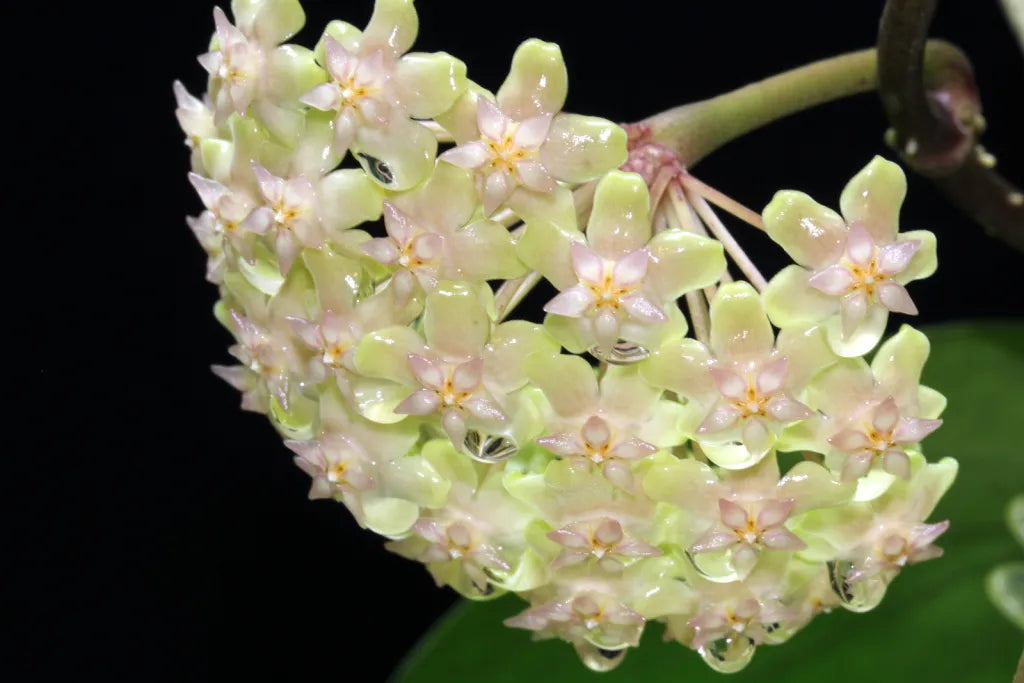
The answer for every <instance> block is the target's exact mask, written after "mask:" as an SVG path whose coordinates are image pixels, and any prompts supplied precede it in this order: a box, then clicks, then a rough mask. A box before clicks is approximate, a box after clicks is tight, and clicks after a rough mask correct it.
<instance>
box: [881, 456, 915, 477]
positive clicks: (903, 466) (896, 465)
mask: <svg viewBox="0 0 1024 683" xmlns="http://www.w3.org/2000/svg"><path fill="white" fill-rule="evenodd" d="M882 469H883V470H885V471H886V472H888V473H889V474H892V475H895V476H897V477H899V478H900V479H904V480H909V479H910V458H908V457H907V454H906V453H904V452H903V451H902V450H899V449H897V448H890V449H889V450H887V451H886V452H885V453H884V454H882Z"/></svg>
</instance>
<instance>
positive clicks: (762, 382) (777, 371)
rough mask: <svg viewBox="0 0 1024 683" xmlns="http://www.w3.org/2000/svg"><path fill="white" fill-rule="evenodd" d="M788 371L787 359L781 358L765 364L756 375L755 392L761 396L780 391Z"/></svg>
mask: <svg viewBox="0 0 1024 683" xmlns="http://www.w3.org/2000/svg"><path fill="white" fill-rule="evenodd" d="M788 370H789V359H787V358H786V357H785V356H781V357H779V358H776V359H774V360H772V361H771V362H769V363H766V364H765V365H764V366H763V367H762V368H761V371H760V372H758V373H757V391H758V393H759V394H761V395H762V396H768V395H771V394H774V393H776V392H778V391H779V390H781V389H782V385H783V383H784V382H785V381H786V372H787V371H788Z"/></svg>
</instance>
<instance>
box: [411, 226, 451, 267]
mask: <svg viewBox="0 0 1024 683" xmlns="http://www.w3.org/2000/svg"><path fill="white" fill-rule="evenodd" d="M443 251H444V237H442V236H441V235H435V234H434V233H427V234H425V235H420V236H419V237H417V238H416V239H414V240H413V241H412V255H413V256H415V257H416V258H417V259H419V260H420V261H424V262H430V261H436V260H437V259H438V258H440V257H441V253H442V252H443Z"/></svg>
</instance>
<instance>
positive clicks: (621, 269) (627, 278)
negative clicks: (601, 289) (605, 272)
mask: <svg viewBox="0 0 1024 683" xmlns="http://www.w3.org/2000/svg"><path fill="white" fill-rule="evenodd" d="M650 258H651V253H650V251H649V250H648V249H647V247H644V248H643V249H637V250H636V251H634V252H632V253H630V254H627V255H626V256H624V257H623V258H621V259H619V260H618V261H617V262H616V263H615V269H614V271H613V273H612V281H613V282H615V284H616V285H618V286H620V287H633V286H635V285H637V284H639V283H640V282H641V281H642V280H643V279H644V276H645V275H647V264H648V262H649V261H650Z"/></svg>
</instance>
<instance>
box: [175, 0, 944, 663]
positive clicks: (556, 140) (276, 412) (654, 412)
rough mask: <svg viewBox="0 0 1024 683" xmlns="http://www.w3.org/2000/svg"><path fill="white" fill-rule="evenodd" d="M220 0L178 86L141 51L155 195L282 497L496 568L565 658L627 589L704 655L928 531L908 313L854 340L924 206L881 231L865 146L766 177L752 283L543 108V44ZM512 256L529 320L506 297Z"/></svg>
mask: <svg viewBox="0 0 1024 683" xmlns="http://www.w3.org/2000/svg"><path fill="white" fill-rule="evenodd" d="M232 10H233V22H234V23H232V20H231V19H229V18H228V16H227V15H226V14H225V13H224V12H223V11H221V10H220V9H215V10H214V24H215V29H216V31H215V34H214V36H213V39H212V41H211V44H210V51H209V52H208V53H206V54H205V55H202V56H201V57H200V62H201V64H202V65H203V67H204V68H205V69H206V70H207V71H208V73H209V83H208V93H207V95H206V96H205V97H203V98H201V99H200V98H197V97H194V96H192V95H190V94H189V93H188V92H187V91H186V90H185V88H184V87H183V86H182V85H181V84H180V83H176V84H175V94H176V96H177V99H178V105H179V107H178V110H177V114H178V119H179V122H180V124H181V127H182V128H183V129H184V131H185V133H186V135H187V138H186V143H187V144H188V146H189V147H190V148H191V150H192V157H191V164H192V173H191V174H190V176H189V178H190V180H191V182H192V184H193V186H194V187H195V189H196V191H197V193H198V195H199V199H200V200H201V202H202V205H203V206H204V207H205V210H204V211H202V213H201V214H200V215H199V216H197V217H195V218H189V219H188V224H189V226H190V227H191V228H192V229H193V231H194V232H195V234H196V236H197V237H198V239H199V242H200V244H201V245H202V247H203V249H204V250H205V251H206V253H207V254H208V256H209V261H208V268H207V273H206V275H207V279H208V280H210V281H211V282H212V283H214V284H215V285H216V286H217V287H218V290H219V294H220V301H219V302H218V304H217V307H216V309H215V311H216V315H217V317H218V319H219V320H220V322H221V323H222V324H223V325H224V326H225V327H226V328H227V329H228V330H230V331H231V333H232V334H233V335H234V337H235V339H236V340H237V344H236V345H235V346H233V347H231V349H230V352H231V354H232V355H233V356H234V357H235V358H236V359H237V360H238V361H239V364H237V365H232V366H228V367H222V366H218V367H215V368H214V369H215V371H216V372H217V373H218V374H219V375H220V376H222V377H223V378H224V379H225V380H227V381H228V382H229V383H231V384H232V385H233V386H235V387H236V388H237V389H239V390H240V391H241V392H242V396H243V401H242V407H243V408H245V409H248V410H254V411H257V412H261V413H265V414H266V415H267V416H268V417H269V418H270V420H271V421H272V423H273V424H274V425H275V427H276V428H277V429H278V430H279V432H280V433H281V434H282V435H283V436H284V438H285V444H286V445H287V447H288V448H289V449H291V450H292V451H293V452H294V453H295V462H296V464H297V465H298V466H299V467H301V468H302V469H303V470H304V471H305V472H307V473H308V474H309V475H310V477H311V478H312V486H311V489H310V492H309V495H310V497H311V498H331V499H334V500H336V501H338V502H340V503H342V504H343V505H344V506H345V507H346V508H347V509H348V510H349V511H350V512H351V514H352V515H353V516H354V517H355V519H356V520H357V522H358V523H359V524H360V525H361V526H363V527H365V528H368V529H370V530H372V531H374V532H376V533H378V534H381V535H383V536H385V537H386V538H388V539H390V543H389V547H390V548H391V549H392V550H393V551H395V552H397V553H399V554H401V555H403V556H405V557H408V558H412V559H415V560H418V561H420V562H423V563H424V564H425V565H426V567H427V569H428V570H429V571H430V573H431V574H432V575H433V577H434V578H435V579H436V581H437V582H438V584H443V585H448V586H450V587H452V588H453V589H454V590H456V591H458V592H460V593H461V594H463V595H465V596H467V597H469V598H471V599H478V600H482V599H490V598H493V597H495V596H498V595H501V594H503V593H506V592H513V593H516V594H518V595H519V596H521V597H522V598H524V599H525V600H527V601H528V602H529V606H528V607H527V608H526V609H525V610H524V611H523V612H522V613H521V614H519V615H518V616H516V617H514V618H512V619H510V620H509V621H508V624H509V625H510V626H514V627H519V628H524V629H529V630H531V631H533V632H534V633H535V634H536V636H537V637H541V638H547V637H558V638H562V639H564V640H566V641H568V642H569V643H571V644H572V645H573V646H574V647H575V648H576V650H577V651H578V652H579V654H580V656H581V658H582V659H583V661H584V662H585V663H586V664H587V665H588V666H589V667H591V668H593V669H596V670H608V669H610V668H612V667H614V666H615V665H616V664H617V663H618V662H620V661H621V660H622V657H623V656H624V654H625V652H626V650H627V649H628V648H630V647H633V646H636V645H637V644H638V642H639V639H640V636H641V633H642V631H643V629H644V627H645V625H646V624H647V623H648V622H650V621H662V622H664V623H665V624H666V625H667V634H668V637H669V638H672V639H675V640H678V641H679V642H680V643H682V644H683V645H685V646H687V647H690V648H692V649H694V650H696V651H698V652H699V653H700V655H701V656H702V657H703V658H704V660H705V661H707V662H708V664H710V665H711V666H712V667H714V668H715V669H718V670H720V671H735V670H738V669H740V668H742V667H743V666H744V665H745V664H746V663H747V662H748V661H749V660H750V658H751V657H752V656H753V654H754V651H755V649H756V647H757V646H758V645H761V644H765V643H768V644H774V643H779V642H782V641H784V640H786V639H787V638H789V637H790V636H791V635H792V634H793V633H795V632H796V631H797V630H798V629H800V628H801V627H803V626H804V625H805V624H807V623H808V622H809V621H810V620H811V619H812V618H813V617H814V616H815V615H817V614H819V613H821V612H827V611H829V610H830V609H832V608H834V607H837V606H842V607H845V608H847V609H851V610H854V611H863V610H867V609H871V608H872V607H874V606H875V605H877V604H878V602H879V601H880V600H881V598H882V596H883V593H884V592H885V588H886V586H887V585H888V583H889V582H890V581H891V580H892V579H893V578H894V577H895V576H896V574H898V573H899V572H900V571H901V570H902V569H903V567H904V566H905V565H906V564H912V563H915V562H919V561H922V560H926V559H929V558H932V557H935V556H937V555H938V554H939V553H940V552H941V551H940V550H939V549H938V548H937V547H936V546H935V545H933V541H935V539H936V537H938V536H939V535H940V534H941V533H942V532H943V531H944V530H945V528H946V523H945V522H943V523H939V524H935V523H928V522H927V521H926V520H927V518H928V517H929V515H930V514H931V511H932V509H933V507H934V506H935V504H936V502H937V501H938V499H939V498H940V497H941V496H942V494H943V493H944V492H945V491H946V489H947V488H948V487H949V486H950V484H951V483H952V480H953V478H954V476H955V474H956V463H955V462H954V461H952V460H944V461H942V462H938V463H929V462H927V461H926V460H925V458H924V456H923V455H922V453H921V448H920V442H921V440H922V439H924V438H925V437H926V436H927V435H928V434H929V433H931V432H932V431H933V430H935V429H936V428H937V427H938V426H939V424H940V420H939V419H938V417H939V414H940V413H941V412H942V409H943V407H944V399H943V398H942V396H941V395H940V394H939V393H938V392H936V391H935V390H933V389H930V388H928V387H923V386H920V385H919V378H920V373H921V370H922V366H923V364H924V362H925V359H926V357H927V355H928V341H927V339H926V338H925V336H924V335H923V334H921V333H920V332H918V331H917V330H915V329H913V328H911V327H909V326H907V325H904V326H903V327H902V328H901V329H900V330H899V332H898V333H897V334H896V335H894V336H893V337H891V338H890V339H888V340H887V341H885V342H884V343H880V342H881V337H882V334H883V331H884V328H885V324H886V321H887V318H888V315H889V313H890V312H891V313H895V314H904V315H905V314H913V313H914V312H915V308H914V304H913V302H912V301H911V299H910V295H909V294H908V293H907V290H906V288H905V285H906V284H907V283H908V282H910V281H912V280H915V279H918V278H921V277H925V276H927V275H929V274H930V273H931V272H932V270H933V269H934V267H935V242H934V238H933V237H932V235H931V234H930V233H928V232H923V231H917V232H909V233H899V232H898V210H899V206H900V204H901V202H902V199H903V194H904V191H905V183H904V178H903V175H902V172H901V171H900V169H899V168H898V167H897V166H896V165H894V164H892V163H890V162H887V161H885V160H882V159H880V158H876V159H875V160H873V161H872V162H871V163H870V164H868V166H867V167H866V168H865V169H864V170H862V171H861V172H860V173H858V174H857V175H856V176H855V177H854V179H853V180H852V181H851V182H850V183H849V185H847V187H846V190H845V191H844V192H843V194H842V197H841V200H840V205H841V209H842V214H841V215H840V214H839V213H836V212H834V211H832V210H829V209H827V208H825V207H823V206H820V205H818V204H817V203H815V202H814V201H813V200H812V199H811V198H810V197H808V196H806V195H804V194H801V193H797V192H780V193H779V194H778V195H776V197H775V199H774V200H773V201H772V202H771V203H770V204H769V206H768V207H767V208H766V209H765V212H764V223H765V225H766V227H767V231H768V234H769V235H770V236H771V237H772V238H773V239H774V240H775V241H776V242H777V243H778V244H779V245H781V246H782V248H783V249H785V250H786V252H787V253H788V254H789V255H790V256H792V258H793V260H794V261H795V262H796V265H793V266H790V267H788V268H786V269H784V270H783V271H782V272H780V273H779V274H778V275H777V276H776V277H775V278H773V279H772V280H771V282H769V283H768V286H767V288H766V289H765V291H764V292H763V295H762V293H761V292H759V291H757V290H755V288H754V287H753V286H751V285H750V284H747V283H746V282H742V281H736V282H734V281H732V279H731V277H730V276H729V274H728V271H727V264H726V254H725V250H723V246H722V244H721V243H720V242H718V241H716V240H715V239H712V238H710V237H709V236H707V234H706V233H704V231H703V230H695V229H692V228H693V226H694V224H695V218H694V216H695V215H696V214H693V213H692V212H691V211H690V210H689V208H688V207H684V208H685V215H683V214H680V213H679V212H678V210H679V208H680V207H679V204H678V202H676V203H670V202H668V201H663V200H662V199H663V198H660V197H655V198H653V199H652V196H651V191H650V189H649V187H648V184H647V182H646V181H645V178H644V177H642V176H640V175H637V174H635V173H630V172H625V171H622V170H619V169H620V168H623V167H625V168H631V167H632V166H630V165H629V164H627V156H628V154H629V152H630V150H629V149H628V148H627V147H628V138H627V135H626V133H625V132H624V130H623V129H622V128H620V127H619V126H617V125H615V124H613V123H611V122H609V121H606V120H603V119H600V118H594V117H589V116H581V115H577V114H569V113H565V112H563V111H562V106H563V104H564V102H565V98H566V89H567V75H566V70H565V66H564V64H563V61H562V55H561V52H560V50H559V48H558V46H556V45H553V44H550V43H545V42H542V41H539V40H528V41H526V42H525V43H523V44H522V45H521V46H520V47H519V49H518V50H517V51H516V53H515V55H514V57H513V59H512V63H511V68H510V72H509V75H508V77H507V78H506V79H505V81H504V83H503V84H501V86H500V88H498V90H497V92H496V93H491V92H490V91H488V90H486V89H485V88H484V87H482V86H480V85H478V84H476V83H473V82H472V81H470V80H468V79H467V74H466V67H465V65H464V64H463V63H462V62H461V61H459V60H458V59H456V58H454V57H452V56H450V55H448V54H444V53H434V54H424V53H417V52H410V51H409V50H410V48H411V47H412V45H413V43H414V41H415V38H416V33H417V25H418V24H417V15H416V12H415V10H414V8H413V4H412V0H377V3H376V6H375V10H374V13H373V16H372V17H371V19H370V21H369V24H368V25H367V26H366V27H365V29H363V30H359V29H358V28H356V27H354V26H351V25H350V24H347V23H344V22H340V21H335V22H331V23H330V24H329V25H328V26H327V27H326V29H325V30H324V31H323V33H322V37H321V38H320V40H319V42H318V44H317V45H316V47H315V48H314V49H313V50H309V49H306V48H303V47H300V46H296V45H292V44H282V43H283V42H284V41H286V40H287V39H288V38H290V37H291V36H292V35H294V34H295V33H296V32H297V31H298V30H299V29H300V28H301V26H302V24H303V22H304V15H303V12H302V9H301V7H300V6H299V4H298V2H297V0H245V1H242V0H236V1H235V2H234V3H233V6H232ZM439 145H445V148H444V149H443V150H440V153H439ZM624 165H625V166H624ZM648 180H649V179H648ZM683 202H684V203H685V197H684V198H683ZM673 211H675V213H673ZM688 226H689V227H688ZM698 227H699V226H698ZM545 281H546V283H548V285H549V286H551V287H553V289H554V290H557V292H555V293H554V294H553V295H552V297H551V298H550V300H549V301H548V302H547V304H546V305H545V306H544V311H545V312H546V314H547V315H546V317H544V319H543V321H537V322H529V321H525V320H506V316H507V315H508V313H509V311H510V310H511V309H512V308H513V307H514V306H515V304H516V303H517V302H518V301H519V300H520V299H521V298H522V296H523V294H524V293H525V292H526V291H527V290H528V289H529V288H530V287H532V286H533V285H535V284H537V283H540V282H545ZM684 299H685V301H686V302H687V303H688V305H691V306H692V304H693V303H694V302H697V303H698V304H700V302H704V303H703V309H702V310H698V309H700V306H699V305H698V306H697V307H691V308H690V309H689V321H688V316H687V315H686V314H684V311H683V309H682V308H680V302H681V301H682V300H684ZM691 327H693V328H694V330H695V333H694V335H693V336H688V334H689V331H690V328H691ZM702 329H703V332H704V333H700V332H701V330H702ZM876 347H877V350H876V351H875V352H874V355H873V357H872V360H871V361H870V362H868V361H867V360H865V359H864V358H863V356H864V355H865V354H868V353H869V352H871V351H872V350H873V349H876Z"/></svg>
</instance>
